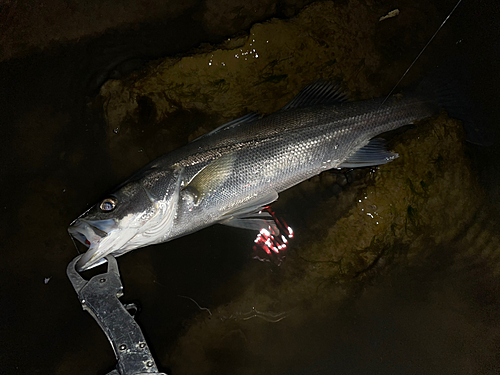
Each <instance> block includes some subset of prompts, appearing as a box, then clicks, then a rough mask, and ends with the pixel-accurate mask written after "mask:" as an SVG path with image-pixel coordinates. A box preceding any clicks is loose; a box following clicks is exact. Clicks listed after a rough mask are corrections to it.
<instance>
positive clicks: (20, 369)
mask: <svg viewBox="0 0 500 375" xmlns="http://www.w3.org/2000/svg"><path fill="white" fill-rule="evenodd" d="M392 5H393V6H392ZM453 5H454V3H453V2H446V4H442V6H441V8H442V9H440V12H441V14H442V18H444V16H445V15H446V14H447V12H448V10H449V9H451V7H452V6H453ZM397 6H398V4H396V3H395V4H389V5H388V9H393V8H395V7H397ZM499 16H500V13H499V11H498V7H497V5H496V4H495V3H494V2H493V1H492V2H489V3H486V2H466V1H464V3H463V4H461V5H460V7H459V8H458V9H457V12H456V14H454V15H453V16H452V18H451V19H450V21H449V23H448V24H447V25H446V26H445V27H446V28H447V31H446V33H445V36H444V37H442V38H440V37H438V38H436V40H435V42H434V44H433V45H431V47H430V48H429V50H428V51H426V52H425V54H426V55H424V56H425V57H426V59H428V60H432V58H433V56H436V58H437V59H438V58H441V57H443V55H445V54H447V53H448V52H449V53H450V54H454V53H457V54H459V55H460V56H462V57H461V58H463V59H464V60H465V61H464V62H465V63H466V65H467V66H468V68H467V74H466V76H464V77H463V79H464V80H467V81H468V82H469V83H471V85H472V92H473V95H474V98H475V99H476V101H477V103H479V104H478V108H479V110H480V111H481V113H482V114H483V116H484V117H483V118H482V123H483V124H484V125H485V126H486V127H487V128H488V131H490V132H491V133H492V134H498V124H499V123H500V109H499V107H498V104H497V98H498V87H499V83H500V79H499V73H498V66H497V65H498V61H500V42H499V40H500V26H498V25H499V24H498V20H499V19H500V18H499ZM159 29H161V30H162V31H161V33H160V32H159V31H158V30H159ZM141 30H142V31H141ZM141 30H139V31H137V30H135V31H130V32H129V33H115V34H110V35H105V36H102V37H99V38H96V39H88V40H85V41H81V42H80V43H79V44H76V45H67V46H54V47H53V48H51V49H48V50H46V51H45V52H44V53H34V54H32V55H30V56H28V57H25V58H23V59H18V60H11V61H7V62H5V63H2V64H1V65H0V77H1V87H2V88H1V90H0V102H1V103H2V105H1V108H2V109H3V110H2V112H3V114H2V120H1V123H2V134H3V135H2V140H3V142H2V148H1V149H2V164H3V167H2V169H1V172H2V182H3V184H2V194H1V205H0V209H1V210H2V213H3V214H2V225H1V231H2V239H3V241H2V265H3V267H2V272H1V277H2V280H1V283H0V285H1V286H0V290H1V294H0V296H1V298H2V307H3V308H2V325H1V326H0V327H1V328H0V332H1V334H2V336H1V337H2V338H3V342H4V348H3V349H2V350H1V351H0V363H1V364H2V368H1V369H0V373H5V374H11V373H33V374H80V373H81V374H105V373H107V372H108V371H110V370H111V369H112V368H113V366H114V363H115V360H114V357H113V353H112V350H111V348H110V346H109V343H108V342H107V340H106V338H105V336H104V335H103V333H102V332H101V331H100V329H99V328H98V326H97V324H96V323H95V322H94V321H93V320H92V318H91V317H90V316H89V315H88V314H87V313H85V312H83V311H82V310H81V307H80V305H79V303H78V300H77V299H76V294H75V293H74V291H73V289H72V287H71V285H70V283H69V282H68V280H67V278H66V275H65V269H66V265H67V263H68V262H69V261H70V260H71V259H72V258H73V257H74V256H76V250H75V249H74V246H73V244H72V243H71V240H70V239H69V237H68V235H67V233H66V228H67V225H68V223H69V222H71V221H72V220H73V219H74V218H75V217H77V216H78V215H79V214H80V213H81V212H82V211H83V209H85V207H87V206H88V205H89V204H91V203H93V202H94V201H96V200H97V199H98V198H99V197H100V196H101V195H102V194H103V193H104V192H105V191H107V190H108V189H110V188H112V187H113V186H114V185H116V184H117V183H118V182H120V180H122V179H123V178H124V177H126V176H125V175H116V174H115V173H114V172H112V169H111V167H110V160H109V156H108V155H107V154H106V151H105V148H104V132H103V131H102V129H101V128H99V127H98V126H96V124H99V122H98V121H95V118H93V117H91V116H90V114H89V112H88V111H87V110H86V107H85V103H86V102H87V100H88V98H91V97H92V96H93V95H95V93H96V90H97V88H98V86H99V84H100V83H102V82H103V80H104V79H106V77H107V76H108V75H109V74H115V75H116V74H118V73H116V72H115V73H109V72H110V70H120V69H122V70H123V71H124V73H126V71H127V70H128V69H132V68H133V67H136V66H139V65H140V64H141V63H142V62H143V61H144V60H146V59H150V58H153V57H158V56H162V55H173V54H175V53H178V52H183V51H187V50H188V49H189V48H192V47H194V46H196V45H197V44H198V43H200V42H204V41H207V40H208V41H210V36H209V35H206V34H205V32H204V31H203V30H202V29H201V27H200V26H199V24H198V23H197V22H196V20H192V19H181V20H177V21H171V22H169V24H168V25H167V26H165V25H161V27H159V26H158V25H152V26H144V27H143V29H141ZM162 36H163V37H162ZM166 36H168V38H167V37H166ZM417 50H418V49H417ZM405 51H406V49H405V47H404V46H402V47H401V53H402V54H404V53H406V52H405ZM125 61H131V62H130V64H129V65H123V64H121V63H123V62H125ZM117 66H119V67H121V68H119V69H118V68H117ZM398 74H399V73H398ZM395 75H396V76H397V74H396V73H395ZM469 152H470V156H471V158H472V161H473V165H474V166H475V168H476V169H477V172H478V175H479V178H480V182H481V184H482V186H483V187H484V189H485V191H486V192H487V194H488V199H489V208H490V209H491V213H490V214H489V215H490V216H489V219H488V223H489V225H491V230H493V231H494V230H496V231H497V234H498V233H499V219H498V216H497V215H495V212H497V211H498V209H499V208H500V205H499V192H498V186H499V182H500V163H499V162H498V160H499V157H500V148H499V147H498V142H496V143H495V146H493V147H490V148H487V149H486V148H484V147H475V146H471V147H470V149H469ZM124 163H126V161H124ZM130 172H133V170H130ZM457 204H460V202H457ZM289 215H290V217H291V220H292V221H293V220H294V215H296V216H295V221H296V222H300V216H301V214H300V208H298V209H295V210H293V209H292V210H290V213H289ZM221 238H224V241H220V239H221ZM252 239H253V234H249V233H246V232H244V231H239V230H234V229H230V228H229V229H228V228H225V227H221V226H215V227H213V228H208V229H205V230H203V231H200V232H198V233H195V234H192V235H190V236H188V237H185V238H181V239H178V240H176V241H174V242H172V243H167V244H164V245H157V246H153V247H150V248H147V249H143V250H140V251H136V252H133V253H131V254H128V255H127V256H124V257H122V258H120V259H119V265H120V268H121V271H122V277H123V281H124V285H125V296H124V298H123V300H124V301H139V304H140V306H141V312H140V313H139V315H138V317H137V319H138V321H139V323H140V325H141V327H142V329H143V331H144V332H145V334H146V336H147V339H148V342H149V344H150V346H151V347H152V349H153V351H154V355H155V358H157V363H158V365H159V367H160V368H161V369H162V370H163V371H167V370H168V369H169V368H170V366H172V363H171V356H172V353H173V352H174V349H175V345H176V340H177V338H178V337H179V335H180V334H181V332H183V329H184V328H183V327H184V326H185V324H186V322H187V321H188V320H189V319H190V318H191V317H192V316H194V315H195V314H197V313H198V312H199V311H198V309H197V307H196V306H195V305H194V304H193V303H192V302H191V301H189V300H187V299H185V298H181V297H179V295H183V296H189V297H191V298H193V299H195V300H196V301H197V302H198V303H199V305H200V306H204V307H205V306H206V307H214V306H217V305H219V304H224V303H228V302H230V299H231V296H232V293H234V294H236V293H237V290H238V285H235V286H234V287H233V288H231V287H228V283H230V282H232V281H233V280H235V276H236V275H237V274H238V272H239V271H240V270H241V269H243V268H244V267H246V266H248V264H249V262H252V260H251V259H250V254H249V251H247V250H246V246H247V245H246V244H247V243H251V241H252ZM235 248H238V249H239V250H238V251H235ZM447 251H449V249H447ZM498 251H500V249H498ZM253 262H254V264H253V265H251V267H252V268H253V270H254V271H253V272H255V275H256V277H259V275H267V274H269V273H273V272H275V269H274V268H273V267H272V266H271V265H269V264H267V263H259V262H255V261H253ZM439 264H445V265H446V264H447V263H446V262H441V263H439ZM439 264H438V265H437V266H436V264H427V263H426V264H422V265H421V266H419V267H412V268H408V269H403V270H400V271H399V272H395V273H394V275H392V276H391V277H390V278H388V279H386V280H385V281H384V282H382V283H381V284H379V285H376V286H374V287H371V289H370V287H367V288H368V291H369V292H368V293H365V294H364V295H363V296H362V297H357V298H356V299H353V300H352V301H350V302H343V303H339V304H338V305H335V309H333V310H332V307H331V306H328V308H326V307H325V310H324V311H318V310H314V311H312V312H310V313H308V312H307V310H306V311H304V312H303V313H302V315H301V317H300V319H296V320H293V319H290V323H288V325H282V326H281V325H278V324H269V325H266V326H265V327H264V328H263V327H262V326H258V325H257V323H253V321H252V323H251V324H254V325H255V326H250V332H251V333H247V337H246V339H245V340H246V344H245V346H244V347H245V350H244V351H243V350H240V351H239V350H238V349H237V348H234V349H233V350H231V351H223V352H221V353H216V348H215V349H213V351H214V352H215V354H213V355H212V357H211V358H218V359H219V360H220V361H219V363H218V365H217V366H214V367H213V369H214V372H217V373H221V374H225V373H230V372H231V373H234V372H236V373H249V374H253V373H288V374H306V373H317V374H323V373H325V374H331V373H341V374H375V373H377V374H466V373H467V374H469V373H477V374H494V373H498V372H500V358H499V349H500V347H499V342H500V331H499V330H498V328H496V327H498V326H499V324H500V315H499V313H498V312H497V311H498V307H499V306H500V289H499V288H498V286H497V284H498V279H497V278H496V277H495V275H496V276H498V274H495V273H494V272H493V273H492V272H490V270H489V268H488V269H486V270H482V269H480V268H479V269H477V268H475V269H467V268H460V269H459V270H458V271H456V270H455V269H453V268H452V267H448V266H443V267H440V266H439ZM490 266H491V267H492V268H495V265H489V264H487V265H485V267H490ZM497 268H500V264H499V265H497ZM492 275H493V276H492ZM46 278H50V281H49V282H48V283H47V284H45V282H44V280H45V279H46ZM263 338H265V339H264V340H263ZM253 343H255V345H253ZM194 355H195V354H193V356H194ZM187 358H188V357H187ZM205 365H206V366H208V364H205ZM211 365H212V366H213V364H211ZM195 372H197V371H195ZM200 372H202V371H201V369H200ZM172 373H173V374H175V368H174V367H173V368H172Z"/></svg>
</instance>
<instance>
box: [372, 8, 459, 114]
mask: <svg viewBox="0 0 500 375" xmlns="http://www.w3.org/2000/svg"><path fill="white" fill-rule="evenodd" d="M461 2H462V0H458V2H457V3H456V4H455V6H454V7H453V9H452V10H451V12H450V13H449V14H448V16H447V17H446V18H445V19H444V21H443V22H442V23H441V25H440V26H439V27H438V29H437V30H436V32H435V33H434V35H432V37H431V38H430V39H429V41H428V42H427V44H426V45H425V46H424V48H422V50H421V51H420V53H419V54H418V55H417V57H415V59H414V60H413V62H412V63H411V64H410V66H409V67H408V69H406V71H405V72H404V74H403V75H402V76H401V78H400V79H399V81H398V82H397V83H396V85H395V86H394V87H393V88H392V90H391V91H390V92H389V94H388V95H387V96H386V98H385V99H384V101H383V102H382V103H381V104H380V106H379V107H378V108H379V109H380V107H382V106H383V105H384V103H385V102H386V101H387V99H389V97H390V96H391V95H392V93H393V92H394V90H396V87H398V86H399V84H400V83H401V81H402V80H403V78H404V77H405V76H406V75H407V74H408V72H409V71H410V69H411V68H412V67H413V65H415V63H416V62H417V60H418V59H419V57H420V56H421V55H422V53H424V51H425V50H426V49H427V47H428V46H429V44H431V43H432V41H433V40H434V38H435V37H436V35H437V34H438V33H439V30H441V29H442V28H443V26H444V24H445V23H446V22H447V21H448V19H449V18H450V17H451V15H452V14H453V12H454V11H455V9H457V7H458V6H459V5H460V3H461Z"/></svg>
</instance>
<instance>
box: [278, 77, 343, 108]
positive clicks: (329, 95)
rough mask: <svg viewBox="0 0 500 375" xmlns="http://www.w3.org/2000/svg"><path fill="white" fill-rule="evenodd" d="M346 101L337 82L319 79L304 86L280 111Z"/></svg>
mask: <svg viewBox="0 0 500 375" xmlns="http://www.w3.org/2000/svg"><path fill="white" fill-rule="evenodd" d="M346 101H348V98H347V95H346V94H345V93H344V92H343V91H342V89H341V87H340V84H339V83H338V82H329V81H324V80H322V79H319V80H317V81H314V82H313V83H311V84H309V85H307V86H306V87H304V88H303V89H302V90H301V91H300V92H299V93H298V94H297V96H296V97H295V98H293V99H292V101H291V102H290V103H288V104H287V105H285V106H284V107H283V108H282V109H281V111H285V110H287V109H294V108H306V107H311V106H314V105H334V104H340V103H344V102H346Z"/></svg>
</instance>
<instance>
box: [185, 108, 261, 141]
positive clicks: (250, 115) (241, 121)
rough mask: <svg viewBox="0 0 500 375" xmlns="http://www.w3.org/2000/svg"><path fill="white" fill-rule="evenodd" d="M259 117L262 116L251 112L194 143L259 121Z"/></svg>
mask: <svg viewBox="0 0 500 375" xmlns="http://www.w3.org/2000/svg"><path fill="white" fill-rule="evenodd" d="M259 117H260V115H259V114H258V113H255V112H250V113H248V114H246V115H245V116H242V117H240V118H237V119H236V120H232V121H229V122H227V123H225V124H224V125H221V126H219V127H218V128H216V129H214V130H212V131H211V132H208V133H206V134H203V135H202V136H199V137H198V138H196V139H194V140H193V141H192V142H196V141H198V140H200V139H202V138H205V137H209V136H211V135H214V134H216V133H219V132H221V131H223V130H226V129H233V128H235V127H237V126H240V125H242V124H246V123H249V122H252V121H255V120H258V119H259Z"/></svg>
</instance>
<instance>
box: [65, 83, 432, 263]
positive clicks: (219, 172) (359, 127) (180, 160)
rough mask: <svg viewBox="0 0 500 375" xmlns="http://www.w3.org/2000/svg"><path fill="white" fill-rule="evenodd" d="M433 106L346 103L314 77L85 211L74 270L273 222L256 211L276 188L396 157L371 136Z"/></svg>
mask: <svg viewBox="0 0 500 375" xmlns="http://www.w3.org/2000/svg"><path fill="white" fill-rule="evenodd" d="M439 108H440V107H439V103H437V101H436V100H435V99H434V100H429V99H426V98H425V97H423V96H421V95H418V94H415V95H404V96H401V95H398V96H393V97H390V98H388V100H384V99H383V98H380V99H372V100H366V101H359V102H349V101H347V100H346V98H345V96H344V95H343V94H342V92H341V91H340V90H339V87H338V85H335V84H333V83H329V82H325V81H317V82H315V83H313V84H311V85H309V86H307V87H306V88H305V89H304V90H302V91H301V92H300V93H299V95H298V96H297V97H296V98H295V99H293V100H292V102H290V103H289V104H288V105H287V106H285V107H284V108H283V109H281V110H279V111H277V112H275V113H273V114H271V115H269V116H266V117H264V118H259V116H258V115H256V114H249V115H246V116H244V117H242V118H240V119H238V120H234V121H232V122H230V123H227V124H225V125H223V126H221V127H219V128H217V129H216V130H214V131H212V132H210V133H208V134H205V135H204V136H202V137H200V138H198V139H196V140H194V141H193V142H191V143H189V144H188V145H186V146H184V147H182V148H180V149H178V150H175V151H173V152H171V153H169V154H166V155H164V156H162V157H160V158H158V159H156V160H154V161H153V162H151V163H150V164H148V165H147V166H145V167H144V168H142V169H141V170H139V171H138V172H137V173H136V174H134V175H133V176H132V177H131V178H130V179H128V180H127V181H126V182H124V183H123V184H122V185H121V186H119V187H118V188H117V190H116V191H115V192H114V193H112V194H111V195H109V196H108V197H107V198H105V199H104V200H102V201H101V202H100V203H98V204H96V205H95V206H93V207H92V208H90V209H89V210H88V211H87V212H85V213H84V214H83V215H81V216H80V217H79V218H78V219H76V220H75V221H74V222H73V223H71V225H70V227H69V228H68V231H69V233H70V235H71V236H73V237H74V238H75V239H77V240H78V241H80V242H82V243H83V244H86V245H87V246H89V249H88V250H87V252H86V253H85V254H84V255H83V256H82V258H81V259H80V261H79V262H78V264H77V268H78V269H79V270H86V269H89V268H92V267H95V266H96V265H98V264H101V263H103V262H104V261H105V260H104V259H103V258H104V257H105V256H106V255H108V254H112V255H114V256H119V255H122V254H124V253H126V252H129V251H131V250H134V249H137V248H140V247H143V246H147V245H151V244H156V243H161V242H166V241H170V240H172V239H174V238H177V237H180V236H184V235H186V234H189V233H192V232H195V231H197V230H200V229H202V228H204V227H207V226H210V225H212V224H215V223H220V224H225V225H229V226H235V227H241V228H249V229H256V230H259V229H261V228H267V227H273V225H274V224H273V221H272V217H271V216H270V215H269V213H268V212H266V211H262V208H263V207H265V206H267V205H269V204H270V203H272V202H274V201H275V200H276V199H278V194H279V193H280V192H282V191H284V190H286V189H288V188H290V187H292V186H294V185H296V184H298V183H300V182H302V181H304V180H306V179H309V178H311V177H313V176H315V175H317V174H319V173H321V172H323V171H326V170H329V169H332V168H345V167H349V168H353V167H365V166H374V165H380V164H384V163H387V162H389V161H391V160H393V159H394V158H396V157H397V154H394V153H391V152H388V151H386V149H385V143H384V141H383V140H382V139H380V138H374V137H376V136H377V135H379V134H381V133H384V132H387V131H390V130H393V129H397V128H399V127H401V126H403V125H407V124H411V123H413V122H415V121H416V120H420V119H423V118H426V117H429V116H432V115H434V114H435V113H436V112H437V111H438V110H439Z"/></svg>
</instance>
